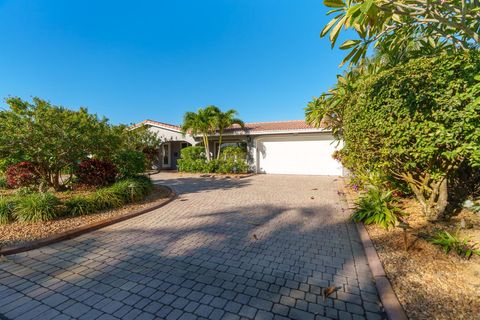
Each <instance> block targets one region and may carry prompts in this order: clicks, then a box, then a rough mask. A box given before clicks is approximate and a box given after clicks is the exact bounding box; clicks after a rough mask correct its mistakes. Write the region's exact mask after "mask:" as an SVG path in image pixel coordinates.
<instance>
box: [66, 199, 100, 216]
mask: <svg viewBox="0 0 480 320" xmlns="http://www.w3.org/2000/svg"><path fill="white" fill-rule="evenodd" d="M65 206H66V207H67V211H68V214H70V215H72V216H83V215H86V214H90V213H93V212H95V211H96V210H95V209H96V208H95V201H94V199H93V197H91V196H75V197H72V198H70V199H68V200H66V201H65Z"/></svg>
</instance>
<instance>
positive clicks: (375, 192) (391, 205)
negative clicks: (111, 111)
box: [350, 185, 402, 229]
mask: <svg viewBox="0 0 480 320" xmlns="http://www.w3.org/2000/svg"><path fill="white" fill-rule="evenodd" d="M401 214H402V211H401V210H400V208H398V207H397V205H396V199H395V197H394V196H393V195H392V191H383V190H382V189H381V188H379V187H377V186H372V185H371V186H368V187H367V192H366V193H365V194H363V195H361V196H360V199H359V200H358V201H357V203H356V208H355V211H354V212H353V214H352V216H351V217H350V218H351V219H352V220H353V221H355V222H363V223H364V224H378V225H380V226H381V227H383V228H385V229H388V228H390V227H393V226H395V224H396V223H397V221H398V215H401Z"/></svg>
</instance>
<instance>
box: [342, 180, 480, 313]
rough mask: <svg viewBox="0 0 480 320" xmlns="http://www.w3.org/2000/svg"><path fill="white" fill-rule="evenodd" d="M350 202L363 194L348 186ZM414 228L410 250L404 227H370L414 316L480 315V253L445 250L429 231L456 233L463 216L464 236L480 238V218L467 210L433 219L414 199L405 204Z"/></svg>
mask: <svg viewBox="0 0 480 320" xmlns="http://www.w3.org/2000/svg"><path fill="white" fill-rule="evenodd" d="M345 192H346V193H347V197H349V198H350V199H349V202H350V203H353V201H350V200H354V199H355V198H356V197H357V196H358V195H357V194H356V193H355V192H353V191H352V190H351V189H346V190H345ZM402 204H403V207H404V211H405V212H406V213H407V214H408V215H407V216H405V220H406V221H407V222H408V224H409V225H410V226H411V227H412V229H411V230H409V233H408V239H409V241H408V243H409V248H408V252H405V250H404V240H403V231H402V230H401V229H398V228H396V229H394V230H390V231H387V230H385V229H383V228H381V227H379V226H376V225H368V226H366V229H367V231H368V233H369V235H370V238H371V239H372V241H373V244H374V246H375V248H376V250H377V253H378V255H379V257H380V260H381V262H382V264H383V267H384V269H385V272H386V274H387V277H388V278H389V280H390V282H391V284H392V287H393V289H394V291H395V293H396V295H397V297H398V299H399V301H400V303H401V304H402V306H403V308H404V309H405V311H406V313H407V315H408V317H409V318H411V319H476V318H478V315H479V314H480V257H479V256H475V255H473V256H472V257H471V258H470V260H466V259H463V258H460V257H459V256H457V255H456V254H455V253H453V252H451V253H450V254H445V252H444V251H442V250H441V248H440V247H438V246H435V245H433V244H431V243H430V242H428V241H427V240H426V239H425V237H426V235H433V234H435V232H436V231H437V230H438V229H442V230H447V231H449V232H451V233H452V234H453V233H455V230H456V228H457V226H458V225H459V224H460V221H461V219H462V218H463V219H464V220H465V222H466V223H465V224H466V226H467V229H462V233H461V237H462V238H463V237H469V238H471V239H472V240H473V241H474V242H477V243H479V242H480V217H479V216H478V215H476V214H474V213H472V212H469V211H467V210H463V211H462V212H461V213H460V214H459V215H457V216H456V217H453V218H452V219H451V220H450V221H448V222H442V223H436V224H432V223H428V222H426V221H425V219H424V218H423V215H422V214H421V209H420V206H419V205H418V204H417V203H416V202H415V201H414V200H412V199H406V200H404V201H403V202H402Z"/></svg>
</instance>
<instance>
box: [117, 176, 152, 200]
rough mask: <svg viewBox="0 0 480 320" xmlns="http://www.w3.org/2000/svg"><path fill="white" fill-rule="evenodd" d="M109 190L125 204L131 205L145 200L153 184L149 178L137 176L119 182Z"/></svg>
mask: <svg viewBox="0 0 480 320" xmlns="http://www.w3.org/2000/svg"><path fill="white" fill-rule="evenodd" d="M109 189H110V191H112V192H113V193H115V194H116V195H117V196H119V197H120V198H121V199H122V200H123V201H124V202H125V203H131V202H136V201H140V200H142V199H143V198H145V196H147V195H148V194H149V193H150V192H151V191H152V189H153V184H152V182H151V180H150V179H149V178H147V177H143V176H139V177H135V178H129V179H125V180H121V181H119V182H117V183H115V184H114V185H113V186H111V187H110V188H109Z"/></svg>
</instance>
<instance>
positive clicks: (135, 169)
mask: <svg viewBox="0 0 480 320" xmlns="http://www.w3.org/2000/svg"><path fill="white" fill-rule="evenodd" d="M146 163H147V158H146V156H145V154H144V153H143V152H140V151H132V150H125V151H121V152H119V153H118V154H117V155H116V156H115V157H114V159H113V164H115V166H116V167H117V171H118V174H119V175H120V177H133V176H136V175H137V174H140V173H143V172H145V167H146Z"/></svg>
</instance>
